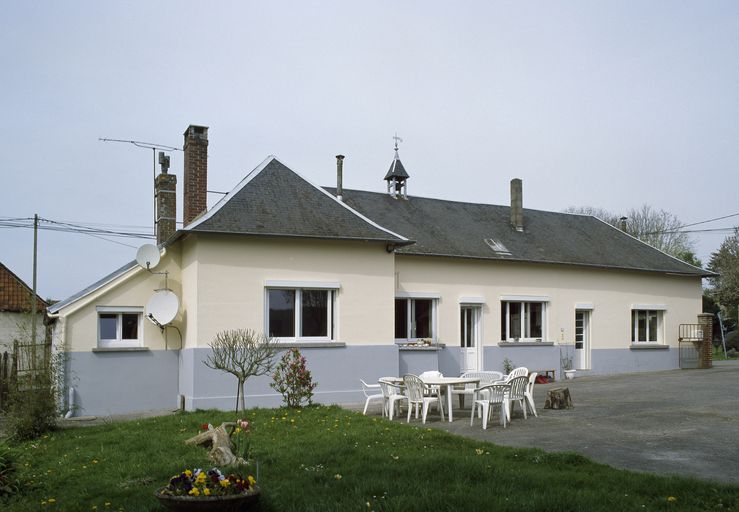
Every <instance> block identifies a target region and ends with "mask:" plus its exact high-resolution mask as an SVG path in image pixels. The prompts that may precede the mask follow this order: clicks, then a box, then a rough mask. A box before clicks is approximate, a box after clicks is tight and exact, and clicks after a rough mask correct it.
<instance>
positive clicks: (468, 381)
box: [392, 377, 480, 423]
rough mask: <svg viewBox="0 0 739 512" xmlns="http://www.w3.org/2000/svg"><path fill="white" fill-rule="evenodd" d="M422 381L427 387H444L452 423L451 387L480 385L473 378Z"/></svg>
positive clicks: (426, 379)
mask: <svg viewBox="0 0 739 512" xmlns="http://www.w3.org/2000/svg"><path fill="white" fill-rule="evenodd" d="M392 380H394V381H396V382H403V379H402V378H400V377H394V378H393V379H392ZM421 380H423V383H424V384H427V385H429V386H440V387H441V386H446V401H447V411H449V413H448V416H449V422H450V423H451V422H452V421H454V418H453V417H452V387H454V386H456V385H457V384H480V379H477V378H474V377H427V378H425V379H421Z"/></svg>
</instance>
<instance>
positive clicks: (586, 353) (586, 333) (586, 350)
mask: <svg viewBox="0 0 739 512" xmlns="http://www.w3.org/2000/svg"><path fill="white" fill-rule="evenodd" d="M578 313H582V314H583V324H584V325H583V348H582V350H583V352H582V360H581V363H582V364H581V365H579V366H575V365H574V364H573V368H574V369H576V370H590V369H591V366H592V363H591V358H590V355H591V351H592V345H593V343H592V335H591V334H592V329H591V324H592V322H593V308H586V307H576V308H575V329H574V333H575V336H574V338H575V351H577V350H578V349H577V315H578ZM575 353H577V352H575ZM573 359H576V358H574V357H573ZM573 362H574V361H573Z"/></svg>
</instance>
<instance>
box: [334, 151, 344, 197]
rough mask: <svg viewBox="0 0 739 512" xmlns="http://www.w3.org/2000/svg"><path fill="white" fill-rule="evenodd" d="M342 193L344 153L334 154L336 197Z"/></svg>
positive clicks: (341, 195)
mask: <svg viewBox="0 0 739 512" xmlns="http://www.w3.org/2000/svg"><path fill="white" fill-rule="evenodd" d="M343 195H344V155H336V199H338V200H339V201H341V200H342V198H343Z"/></svg>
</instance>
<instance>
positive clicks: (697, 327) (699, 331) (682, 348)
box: [678, 324, 703, 370]
mask: <svg viewBox="0 0 739 512" xmlns="http://www.w3.org/2000/svg"><path fill="white" fill-rule="evenodd" d="M702 344H703V326H702V325H701V324H680V328H679V337H678V346H679V353H680V368H681V369H683V370H686V369H692V368H700V348H701V345H702Z"/></svg>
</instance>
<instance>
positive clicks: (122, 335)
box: [98, 307, 143, 347]
mask: <svg viewBox="0 0 739 512" xmlns="http://www.w3.org/2000/svg"><path fill="white" fill-rule="evenodd" d="M142 311H143V309H142V308H125V309H118V310H116V309H114V308H107V307H105V308H102V307H101V308H98V346H100V347H140V346H142V344H143V343H142V341H143V336H142V334H143V328H142V325H141V318H142Z"/></svg>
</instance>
